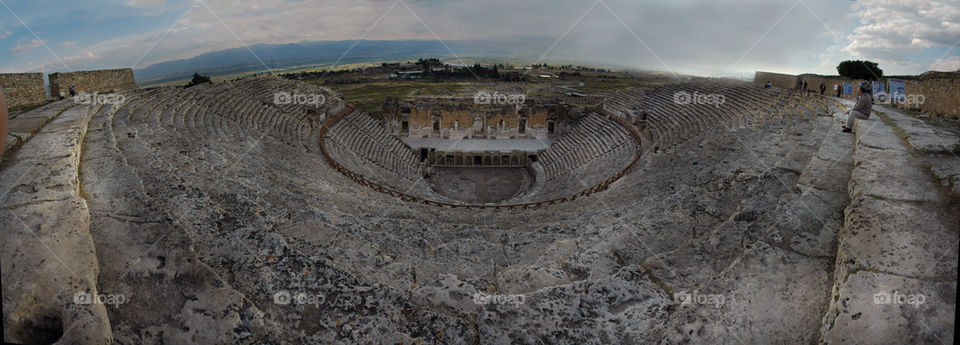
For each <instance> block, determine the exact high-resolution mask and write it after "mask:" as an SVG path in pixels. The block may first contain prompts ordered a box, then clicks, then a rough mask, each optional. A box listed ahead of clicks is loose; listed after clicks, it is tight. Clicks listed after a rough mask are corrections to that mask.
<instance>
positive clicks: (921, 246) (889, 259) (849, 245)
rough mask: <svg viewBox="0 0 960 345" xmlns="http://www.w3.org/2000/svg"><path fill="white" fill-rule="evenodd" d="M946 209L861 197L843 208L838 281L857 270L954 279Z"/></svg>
mask: <svg viewBox="0 0 960 345" xmlns="http://www.w3.org/2000/svg"><path fill="white" fill-rule="evenodd" d="M948 212H949V211H940V210H931V209H929V208H924V207H921V206H918V205H914V204H910V203H905V202H896V201H887V200H879V199H876V198H873V197H869V196H865V197H860V198H858V199H856V200H854V202H853V203H851V204H850V206H849V207H848V208H847V212H846V213H847V214H846V220H845V224H846V228H845V229H844V234H843V235H842V236H841V238H842V239H841V240H840V243H839V245H838V249H837V263H838V270H837V277H838V279H842V277H844V276H845V275H846V272H847V270H853V269H855V268H863V269H872V270H879V271H882V272H890V273H894V274H898V275H903V276H911V277H951V276H952V277H956V276H957V233H956V231H952V230H951V227H955V226H956V225H955V224H954V225H951V224H943V223H942V221H941V219H949V217H950V216H951V215H950V214H948Z"/></svg>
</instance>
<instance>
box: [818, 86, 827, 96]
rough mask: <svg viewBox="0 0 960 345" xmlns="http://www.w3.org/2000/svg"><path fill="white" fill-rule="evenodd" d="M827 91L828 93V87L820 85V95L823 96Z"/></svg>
mask: <svg viewBox="0 0 960 345" xmlns="http://www.w3.org/2000/svg"><path fill="white" fill-rule="evenodd" d="M826 91H827V85H826V84H824V83H820V94H821V95H823V93H824V92H826Z"/></svg>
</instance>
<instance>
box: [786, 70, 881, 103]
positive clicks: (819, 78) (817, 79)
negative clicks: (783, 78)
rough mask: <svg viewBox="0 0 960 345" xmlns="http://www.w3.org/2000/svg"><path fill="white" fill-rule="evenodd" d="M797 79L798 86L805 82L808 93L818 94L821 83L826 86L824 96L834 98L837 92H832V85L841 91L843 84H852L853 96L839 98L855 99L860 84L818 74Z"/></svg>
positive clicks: (846, 95)
mask: <svg viewBox="0 0 960 345" xmlns="http://www.w3.org/2000/svg"><path fill="white" fill-rule="evenodd" d="M798 78H799V80H800V84H803V82H804V81H806V82H807V89H809V90H810V92H817V93H820V83H823V84H824V85H827V91H826V92H824V94H825V95H829V96H836V95H837V91H835V90H833V85H834V84H836V85H839V86H840V88H841V89H842V88H843V83H844V82H847V83H853V85H854V94H852V95H848V94H843V95H842V96H841V97H843V98H853V97H855V96H856V88H857V85H860V82H861V80H854V79H848V78H843V77H840V76H838V75H835V76H830V75H818V74H802V75H799V76H798ZM884 82H886V81H884Z"/></svg>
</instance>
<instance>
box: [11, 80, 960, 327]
mask: <svg viewBox="0 0 960 345" xmlns="http://www.w3.org/2000/svg"><path fill="white" fill-rule="evenodd" d="M228 85H230V84H228ZM266 85H267V86H268V87H266V88H267V89H269V88H271V87H299V86H295V85H294V86H290V85H285V84H281V85H279V86H277V85H273V84H266ZM221 87H222V88H224V89H222V90H221V89H218V88H216V87H214V88H209V89H203V88H202V87H200V88H199V89H190V90H192V91H189V92H179V91H169V90H166V91H165V90H159V91H158V90H153V91H137V92H135V93H131V94H130V96H129V98H130V101H129V102H128V103H127V104H125V105H124V106H123V107H113V106H105V107H97V106H73V107H70V106H69V105H63V106H62V107H50V108H49V109H41V110H38V111H37V113H35V114H34V115H32V116H37V117H44V116H41V114H47V115H49V116H48V117H49V118H51V119H52V121H50V122H49V123H46V124H45V125H43V126H42V127H40V128H39V129H37V130H36V131H35V133H33V134H32V135H31V137H30V138H29V139H28V140H25V141H23V143H22V144H20V145H21V146H20V147H19V148H17V149H16V150H15V151H12V152H10V153H8V154H7V155H5V158H4V159H5V161H4V163H3V165H2V170H0V195H2V197H0V231H2V235H0V236H2V239H3V246H2V247H0V249H2V252H0V254H2V257H0V259H2V262H3V267H2V272H3V277H2V278H3V295H4V310H3V313H4V314H3V316H4V319H5V323H4V325H5V326H4V327H5V329H4V331H5V333H4V334H5V341H10V342H53V341H57V340H59V342H60V343H65V344H69V343H77V344H81V343H82V344H93V343H109V342H111V341H112V342H114V343H120V344H175V343H210V344H213V343H224V344H229V343H242V344H261V343H324V344H325V343H363V344H397V343H402V344H416V343H421V344H423V343H437V344H509V343H520V344H610V343H619V344H636V343H709V344H713V343H807V344H811V343H831V344H841V343H842V344H847V343H863V344H883V343H889V344H900V343H933V344H936V343H941V342H942V343H945V344H947V343H952V342H953V340H954V334H953V327H954V322H955V320H954V317H953V315H954V311H955V306H956V284H957V261H958V260H957V247H958V229H960V219H958V217H960V208H958V204H957V202H956V201H957V197H958V196H960V193H958V191H957V188H958V185H960V184H958V183H957V177H958V176H960V173H958V165H960V158H957V156H956V154H957V146H955V145H957V144H958V143H960V139H958V137H957V135H956V131H955V130H953V129H950V128H941V127H936V126H931V125H929V124H927V123H926V122H923V121H921V120H918V119H916V118H913V117H911V116H909V115H907V114H903V113H900V112H897V111H894V110H892V109H886V108H882V107H878V110H879V111H880V112H882V114H881V115H879V116H875V117H872V118H871V119H869V120H867V121H861V122H860V123H859V124H858V128H857V131H856V133H855V134H846V133H840V131H839V123H840V122H839V121H840V119H839V118H838V117H836V116H834V113H835V112H836V111H839V110H841V107H842V106H844V104H842V103H840V102H838V101H824V102H822V106H821V107H818V108H800V107H798V108H791V109H795V110H793V111H789V112H787V111H784V112H780V111H778V112H777V115H774V114H772V113H771V114H766V115H763V116H760V115H758V116H756V117H754V118H753V119H752V120H751V121H749V122H748V121H739V122H737V123H734V124H727V125H722V126H721V125H718V126H714V127H712V128H708V129H707V130H705V131H702V132H692V133H691V134H690V135H689V137H688V138H686V139H685V140H676V141H677V144H675V145H669V146H666V145H661V146H657V147H656V149H655V151H654V148H653V147H651V148H650V151H648V152H647V153H646V154H645V155H644V161H643V164H642V165H641V166H639V167H637V168H635V169H634V170H633V171H632V172H631V173H630V174H628V175H626V176H625V177H624V178H622V179H620V180H619V181H617V182H616V183H614V184H613V185H612V186H611V187H610V189H609V190H607V191H604V192H602V193H598V194H594V195H593V196H590V197H584V198H578V199H577V200H575V201H572V202H567V203H563V204H558V205H554V206H549V207H544V208H538V209H527V210H476V209H473V210H464V209H440V208H436V207H430V206H424V205H417V204H411V203H404V202H401V201H399V200H397V199H395V198H391V197H388V196H385V195H383V194H379V193H377V192H375V191H373V190H371V189H370V188H367V187H364V186H360V185H358V184H356V183H354V182H353V181H351V180H350V179H348V178H346V177H344V176H343V175H341V174H340V173H338V172H337V171H335V170H333V169H332V168H331V167H330V166H329V165H328V164H327V163H326V162H325V161H324V160H323V159H322V158H321V157H319V154H318V152H317V151H316V150H317V149H316V146H314V145H312V144H311V143H310V140H309V138H310V132H311V131H310V129H311V128H315V126H316V123H315V121H316V119H318V118H320V117H322V115H321V114H312V113H306V112H303V113H302V114H301V112H300V110H298V109H281V110H278V114H281V115H276V116H275V115H270V114H272V113H270V111H273V110H268V109H270V108H269V107H267V106H263V105H261V104H260V103H256V102H252V103H250V104H247V103H244V102H245V101H244V102H241V101H237V103H236V104H239V105H236V106H234V107H232V108H230V107H226V108H229V109H224V108H220V107H219V105H217V104H216V103H210V104H211V105H210V107H209V108H205V107H204V106H199V105H196V106H195V105H193V104H206V103H204V102H206V101H207V98H205V96H204V95H210V98H211V99H213V98H214V97H219V96H218V95H222V94H225V93H230V92H231V90H230V89H228V88H229V87H234V86H221ZM235 87H237V88H240V89H241V90H246V91H248V92H252V91H251V90H259V88H263V87H264V85H260V84H256V82H252V83H250V84H239V85H236V86H235ZM245 88H246V89H245ZM321 91H322V90H321ZM318 92H320V91H318ZM161 98H162V99H166V100H169V102H160V101H158V99H161ZM331 99H334V98H333V97H331ZM338 102H342V101H339V100H335V101H333V102H331V103H332V104H330V105H329V108H325V109H324V111H326V112H334V111H337V110H338V109H340V108H342V104H336V103H338ZM157 104H161V105H157ZM163 104H166V105H163ZM230 104H234V103H230ZM63 109H66V110H63ZM61 110H62V112H61ZM233 114H237V115H236V116H234V115H233ZM246 114H251V115H250V118H248V117H246V116H247V115H246ZM254 114H259V115H254ZM288 114H301V115H300V117H298V119H299V120H297V121H296V122H295V121H287V120H285V118H281V117H279V116H287V115H288ZM313 116H316V117H313ZM281 119H283V120H282V121H281ZM284 121H286V122H284ZM311 121H314V122H311ZM266 126H272V127H271V128H274V129H276V128H280V129H277V130H275V131H263V130H261V129H262V128H263V127H266ZM298 126H299V127H298ZM297 128H299V129H297ZM265 133H266V134H265ZM921 296H922V297H921ZM884 298H888V299H884ZM921 299H922V301H921ZM101 302H102V303H101Z"/></svg>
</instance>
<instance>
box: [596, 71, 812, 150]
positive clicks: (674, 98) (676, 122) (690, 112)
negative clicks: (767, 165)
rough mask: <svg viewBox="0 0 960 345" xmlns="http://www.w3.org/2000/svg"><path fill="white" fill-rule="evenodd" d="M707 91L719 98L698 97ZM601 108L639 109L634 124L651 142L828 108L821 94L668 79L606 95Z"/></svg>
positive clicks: (792, 118) (624, 112)
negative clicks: (651, 86) (650, 86)
mask: <svg viewBox="0 0 960 345" xmlns="http://www.w3.org/2000/svg"><path fill="white" fill-rule="evenodd" d="M697 96H699V97H701V98H699V99H696V98H695V97H697ZM707 96H711V97H713V99H712V101H717V100H719V99H720V98H719V97H722V100H723V102H722V103H717V102H714V103H711V102H702V101H704V100H705V99H704V98H702V97H707ZM603 107H604V110H605V111H607V112H608V113H609V114H613V115H617V116H628V117H630V118H632V119H636V117H637V116H638V115H637V114H638V113H640V114H642V115H639V121H638V122H639V125H640V127H641V130H642V131H643V132H644V135H645V136H646V137H647V138H651V139H652V141H653V143H652V145H653V146H666V145H671V144H675V143H678V142H679V141H681V140H684V139H687V138H690V137H692V136H694V135H697V134H699V133H701V132H704V131H707V130H713V129H718V128H729V127H744V126H757V125H761V124H763V123H765V122H767V121H789V122H796V121H799V120H800V119H802V118H812V117H813V116H815V115H816V114H817V113H824V112H828V111H829V110H828V109H829V108H828V107H826V105H825V104H824V103H823V100H822V99H821V98H820V97H809V96H802V95H800V94H799V93H797V92H792V91H789V90H780V89H764V88H761V87H758V86H757V85H756V84H753V83H747V82H737V81H727V80H696V81H691V82H685V83H679V84H667V85H664V86H662V87H659V88H656V89H653V90H649V91H646V92H643V91H642V90H623V91H621V92H618V93H616V94H614V95H613V96H611V97H609V98H607V99H606V100H605V101H604V104H603Z"/></svg>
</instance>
